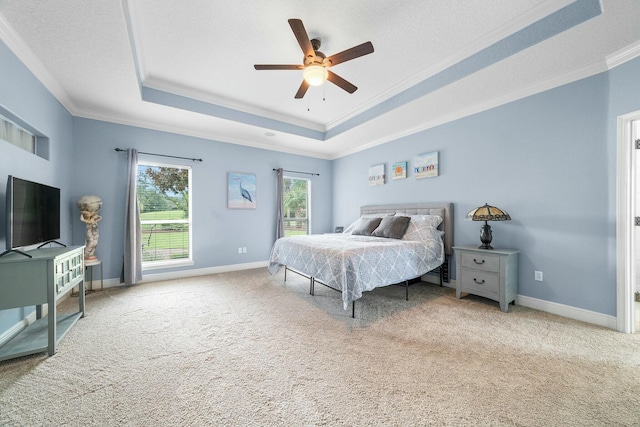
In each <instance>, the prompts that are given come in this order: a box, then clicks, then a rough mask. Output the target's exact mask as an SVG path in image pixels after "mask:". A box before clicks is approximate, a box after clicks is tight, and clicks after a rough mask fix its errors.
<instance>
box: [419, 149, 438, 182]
mask: <svg viewBox="0 0 640 427" xmlns="http://www.w3.org/2000/svg"><path fill="white" fill-rule="evenodd" d="M413 171H414V172H415V175H416V179H423V178H431V177H434V176H438V152H437V151H431V152H429V153H424V154H420V155H418V156H416V163H415V167H414V168H413Z"/></svg>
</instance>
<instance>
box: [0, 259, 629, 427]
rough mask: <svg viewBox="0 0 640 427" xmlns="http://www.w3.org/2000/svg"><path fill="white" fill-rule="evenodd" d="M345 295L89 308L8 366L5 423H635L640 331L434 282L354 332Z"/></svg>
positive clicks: (237, 295) (208, 291) (134, 300)
mask: <svg viewBox="0 0 640 427" xmlns="http://www.w3.org/2000/svg"><path fill="white" fill-rule="evenodd" d="M339 297H340V295H339V294H338V293H337V292H335V291H332V290H329V289H327V288H325V287H323V286H320V285H318V286H316V296H315V297H311V296H310V295H309V294H308V282H307V281H306V280H305V279H303V278H301V277H299V276H295V275H289V280H288V281H287V283H286V284H284V283H283V281H282V274H279V275H277V276H274V277H270V276H269V275H268V274H267V272H266V270H264V269H260V270H250V271H243V272H235V273H226V274H220V275H213V276H204V277H197V278H190V279H185V280H181V281H168V282H160V283H153V284H147V285H141V286H138V287H133V288H124V289H109V290H105V291H104V292H101V293H95V294H91V295H88V296H87V308H88V312H87V316H86V317H85V318H84V319H81V320H80V321H79V322H78V324H77V325H76V326H75V327H74V328H73V329H72V330H71V331H70V332H69V334H68V335H67V336H66V337H65V339H64V340H62V342H61V343H60V346H59V351H58V353H57V354H56V355H55V356H53V357H47V356H46V355H44V354H40V355H36V356H31V357H25V358H21V359H15V360H12V361H6V362H2V363H0V425H3V426H4V425H7V426H45V425H46V426H50V425H65V426H114V425H127V426H164V425H168V426H174V425H182V426H202V425H223V426H236V425H240V426H248V425H251V426H253V425H255V426H272V425H273V426H317V425H326V426H370V425H373V426H415V425H491V426H499V425H507V426H511V425H516V426H550V425H561V426H570V425H576V426H585V425H594V426H605V425H612V426H621V425H639V424H640V403H639V402H640V335H638V334H636V335H625V334H621V333H618V332H615V331H612V330H608V329H604V328H601V327H597V326H593V325H589V324H585V323H581V322H577V321H572V320H569V319H565V318H561V317H557V316H553V315H549V314H545V313H541V312H538V311H535V310H531V309H527V308H524V307H512V308H511V310H510V313H508V314H505V313H502V312H500V310H499V308H498V304H497V303H495V302H492V301H489V300H484V299H482V298H478V297H473V296H471V297H468V298H465V299H463V300H456V299H455V292H454V291H453V290H452V289H448V288H441V287H439V286H437V285H432V284H426V283H419V284H415V285H412V286H411V301H409V302H406V301H405V300H404V289H403V288H401V287H396V286H391V287H387V288H383V289H378V290H376V291H373V292H370V293H367V294H366V295H365V297H364V298H363V299H362V300H361V302H360V303H358V304H357V305H356V315H357V316H358V319H355V320H354V319H351V318H350V311H347V312H345V311H343V310H342V306H341V303H340V299H339ZM70 302H71V303H73V304H77V301H76V300H71V301H67V302H65V303H64V304H63V305H69V303H70Z"/></svg>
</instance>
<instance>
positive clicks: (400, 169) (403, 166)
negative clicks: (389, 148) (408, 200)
mask: <svg viewBox="0 0 640 427" xmlns="http://www.w3.org/2000/svg"><path fill="white" fill-rule="evenodd" d="M392 169H393V175H392V179H405V178H406V177H407V162H396V163H394V164H393V166H392Z"/></svg>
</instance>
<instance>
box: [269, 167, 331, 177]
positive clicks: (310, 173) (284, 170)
mask: <svg viewBox="0 0 640 427" xmlns="http://www.w3.org/2000/svg"><path fill="white" fill-rule="evenodd" d="M277 170H278V169H275V168H274V169H273V171H274V172H275V171H277ZM282 172H292V173H301V174H304V175H311V176H314V175H315V176H320V174H319V173H313V172H299V171H290V170H286V169H282Z"/></svg>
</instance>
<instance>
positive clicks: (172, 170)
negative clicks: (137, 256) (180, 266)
mask: <svg viewBox="0 0 640 427" xmlns="http://www.w3.org/2000/svg"><path fill="white" fill-rule="evenodd" d="M190 171H191V169H190V168H182V167H177V166H162V165H148V164H139V165H138V203H139V206H140V220H141V223H142V261H143V263H149V262H156V261H170V260H175V259H190V258H191V254H190V246H191V245H190V235H191V233H190V232H191V230H190V216H189V174H190Z"/></svg>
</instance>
